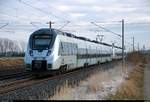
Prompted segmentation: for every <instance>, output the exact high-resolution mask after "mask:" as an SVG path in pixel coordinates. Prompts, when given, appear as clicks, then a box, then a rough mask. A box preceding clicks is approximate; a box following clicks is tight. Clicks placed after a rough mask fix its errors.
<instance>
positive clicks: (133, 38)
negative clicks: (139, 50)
mask: <svg viewBox="0 0 150 102" xmlns="http://www.w3.org/2000/svg"><path fill="white" fill-rule="evenodd" d="M132 39H133V52H134V51H135V48H134V36H133V37H132Z"/></svg>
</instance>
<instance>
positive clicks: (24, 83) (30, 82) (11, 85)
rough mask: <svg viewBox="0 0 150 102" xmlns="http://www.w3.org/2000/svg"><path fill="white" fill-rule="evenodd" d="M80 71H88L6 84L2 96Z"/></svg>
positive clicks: (3, 86)
mask: <svg viewBox="0 0 150 102" xmlns="http://www.w3.org/2000/svg"><path fill="white" fill-rule="evenodd" d="M89 68H90V67H89ZM89 68H88V69H89ZM80 70H86V69H83V68H80V69H76V70H73V71H68V72H65V73H63V74H59V75H53V76H51V77H46V78H45V77H44V78H40V79H35V78H34V77H32V78H28V79H23V80H19V81H14V82H10V83H6V84H3V85H0V94H5V93H8V92H11V91H15V90H17V89H20V88H24V87H29V86H32V85H35V84H38V83H44V82H46V81H49V80H54V79H59V78H61V77H65V76H68V75H72V74H77V73H78V72H79V71H80ZM33 79H34V80H33Z"/></svg>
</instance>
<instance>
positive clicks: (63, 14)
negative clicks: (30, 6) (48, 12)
mask: <svg viewBox="0 0 150 102" xmlns="http://www.w3.org/2000/svg"><path fill="white" fill-rule="evenodd" d="M37 1H39V2H41V0H37ZM42 3H43V2H42ZM44 4H46V6H47V7H50V8H54V9H55V10H57V11H59V12H60V13H62V14H63V15H64V14H65V15H66V16H67V15H69V14H67V13H66V12H63V11H60V10H58V9H57V8H55V7H53V6H50V5H48V4H47V3H45V2H44Z"/></svg>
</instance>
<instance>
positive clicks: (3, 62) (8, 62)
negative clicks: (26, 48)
mask: <svg viewBox="0 0 150 102" xmlns="http://www.w3.org/2000/svg"><path fill="white" fill-rule="evenodd" d="M23 63H24V62H23V59H0V70H1V69H6V67H7V69H9V68H12V67H11V66H16V65H23ZM13 68H14V67H13Z"/></svg>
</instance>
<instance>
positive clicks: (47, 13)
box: [18, 0, 67, 21]
mask: <svg viewBox="0 0 150 102" xmlns="http://www.w3.org/2000/svg"><path fill="white" fill-rule="evenodd" d="M18 1H19V2H20V3H23V4H25V5H26V6H29V7H31V8H33V9H35V10H38V11H40V12H42V13H44V14H46V15H49V14H50V15H52V16H54V17H56V18H57V19H63V18H60V17H58V16H56V15H54V14H52V13H51V12H46V11H44V10H42V9H40V8H37V7H34V6H32V5H30V4H28V3H26V2H24V1H22V0H18ZM63 20H65V21H67V20H66V19H63Z"/></svg>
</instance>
